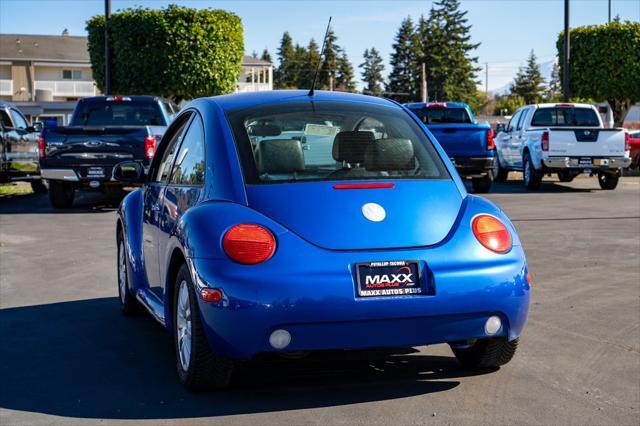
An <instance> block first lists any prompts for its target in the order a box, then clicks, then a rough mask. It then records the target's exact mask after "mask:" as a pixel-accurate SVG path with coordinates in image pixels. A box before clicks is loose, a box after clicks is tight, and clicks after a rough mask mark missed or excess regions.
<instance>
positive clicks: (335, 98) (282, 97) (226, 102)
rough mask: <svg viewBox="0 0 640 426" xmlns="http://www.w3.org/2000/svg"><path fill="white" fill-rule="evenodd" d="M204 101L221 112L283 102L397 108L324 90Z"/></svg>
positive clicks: (385, 101) (270, 92)
mask: <svg viewBox="0 0 640 426" xmlns="http://www.w3.org/2000/svg"><path fill="white" fill-rule="evenodd" d="M204 100H205V101H210V102H215V103H216V104H217V105H219V106H220V107H221V108H222V109H223V110H235V109H242V108H249V107H253V106H259V105H267V104H277V103H285V102H307V101H315V102H352V103H368V104H375V105H383V106H390V107H399V106H398V104H396V103H395V102H393V101H391V100H388V99H384V98H378V97H375V96H368V95H360V94H355V93H347V92H330V91H325V90H317V91H315V94H314V95H313V96H309V91H308V90H268V91H263V92H251V93H234V94H230V95H220V96H213V97H211V98H205V99H204Z"/></svg>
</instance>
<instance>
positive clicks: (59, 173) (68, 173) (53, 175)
mask: <svg viewBox="0 0 640 426" xmlns="http://www.w3.org/2000/svg"><path fill="white" fill-rule="evenodd" d="M40 175H41V176H42V178H43V179H51V180H64V181H67V182H78V181H79V180H80V179H79V178H78V175H77V174H76V172H75V171H74V170H73V169H42V170H40Z"/></svg>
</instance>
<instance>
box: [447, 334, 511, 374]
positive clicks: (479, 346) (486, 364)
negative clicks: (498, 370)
mask: <svg viewBox="0 0 640 426" xmlns="http://www.w3.org/2000/svg"><path fill="white" fill-rule="evenodd" d="M517 348H518V339H515V340H512V341H510V342H509V341H507V339H505V338H503V337H499V338H496V339H483V340H476V342H475V343H474V344H473V345H471V346H470V347H468V348H457V347H455V346H453V345H452V346H451V350H452V351H453V354H454V355H455V356H456V358H457V359H458V361H459V362H460V364H462V365H463V366H464V367H465V368H469V369H487V368H495V367H499V366H501V365H505V364H506V363H508V362H509V361H511V358H513V356H514V355H515V353H516V349H517Z"/></svg>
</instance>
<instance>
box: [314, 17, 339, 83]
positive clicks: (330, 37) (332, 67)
mask: <svg viewBox="0 0 640 426" xmlns="http://www.w3.org/2000/svg"><path fill="white" fill-rule="evenodd" d="M337 40H338V37H337V36H336V34H335V33H334V32H333V28H329V31H328V32H327V38H326V41H325V46H324V53H323V54H322V67H321V68H320V74H318V82H317V83H316V87H317V88H319V89H329V90H331V89H333V88H335V86H336V76H337V72H338V58H339V55H340V50H341V49H340V46H338V45H337V44H336V41H337ZM314 69H315V68H314Z"/></svg>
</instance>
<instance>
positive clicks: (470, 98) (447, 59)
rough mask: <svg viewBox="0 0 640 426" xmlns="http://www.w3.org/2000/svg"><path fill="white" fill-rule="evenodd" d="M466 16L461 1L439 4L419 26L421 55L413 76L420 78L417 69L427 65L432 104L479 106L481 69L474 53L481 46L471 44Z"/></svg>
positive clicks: (450, 0) (437, 3)
mask: <svg viewBox="0 0 640 426" xmlns="http://www.w3.org/2000/svg"><path fill="white" fill-rule="evenodd" d="M466 15H467V11H461V10H460V2H459V1H458V0H440V1H438V2H436V3H434V7H432V8H431V10H430V12H429V16H428V18H427V19H424V18H421V19H420V21H419V22H418V28H417V31H416V32H417V37H416V42H415V43H416V44H418V45H419V48H420V54H419V56H418V57H417V61H416V66H415V67H416V70H415V71H414V73H415V75H419V74H418V73H419V69H418V68H417V66H421V63H422V62H424V63H425V64H426V71H427V82H428V90H429V98H430V99H431V100H457V101H463V102H467V103H473V102H476V85H477V81H476V73H477V72H478V71H479V68H478V67H477V66H476V65H475V64H476V63H477V60H478V58H477V57H474V56H471V52H472V51H473V50H475V49H476V48H477V47H478V46H479V45H480V44H479V43H472V42H471V35H470V30H471V25H468V19H467V17H466ZM418 81H419V80H418Z"/></svg>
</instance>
